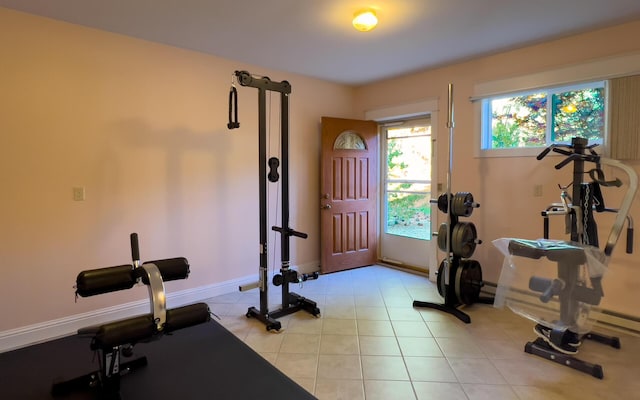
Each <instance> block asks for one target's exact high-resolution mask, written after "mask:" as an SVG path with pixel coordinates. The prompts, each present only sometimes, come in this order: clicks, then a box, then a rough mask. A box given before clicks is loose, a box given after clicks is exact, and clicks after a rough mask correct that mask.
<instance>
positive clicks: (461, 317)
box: [413, 300, 471, 324]
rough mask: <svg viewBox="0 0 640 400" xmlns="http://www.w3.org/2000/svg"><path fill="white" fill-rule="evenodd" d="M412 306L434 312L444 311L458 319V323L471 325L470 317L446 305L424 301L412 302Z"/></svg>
mask: <svg viewBox="0 0 640 400" xmlns="http://www.w3.org/2000/svg"><path fill="white" fill-rule="evenodd" d="M413 306H414V307H424V308H433V309H434V310H439V311H444V312H446V313H449V314H451V315H453V316H454V317H456V318H458V319H459V320H460V321H462V322H464V323H465V324H469V323H471V317H469V316H468V315H467V314H465V313H463V312H462V311H460V310H458V309H457V308H455V307H451V306H448V305H446V304H438V303H428V302H426V301H418V300H414V301H413Z"/></svg>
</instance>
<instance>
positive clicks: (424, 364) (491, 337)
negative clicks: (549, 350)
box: [208, 266, 640, 400]
mask: <svg viewBox="0 0 640 400" xmlns="http://www.w3.org/2000/svg"><path fill="white" fill-rule="evenodd" d="M291 291H293V292H295V293H298V294H300V295H302V296H305V297H307V298H309V299H311V300H314V301H315V302H316V303H318V306H319V308H320V310H321V316H320V317H319V318H316V317H313V316H311V315H310V314H308V313H306V312H304V311H299V312H296V313H294V314H291V315H288V316H286V317H283V318H280V319H279V321H280V322H281V323H282V326H283V328H282V329H281V330H280V331H279V332H277V333H276V332H274V331H271V332H267V331H266V329H265V326H264V325H263V324H262V323H261V322H259V321H257V320H255V319H252V318H251V319H250V318H246V317H245V314H246V312H247V309H248V308H249V307H251V306H256V307H257V306H258V304H259V300H258V299H259V293H258V291H257V290H252V291H248V292H243V293H241V292H237V293H230V294H226V295H222V296H218V297H215V298H212V299H210V300H209V301H208V303H209V304H210V306H211V310H212V311H213V312H214V313H216V314H217V315H218V316H220V318H221V319H220V321H219V322H220V323H221V324H222V325H223V326H225V327H226V328H227V329H229V330H230V331H231V332H233V333H234V334H235V335H236V336H237V337H238V338H240V339H241V340H243V341H244V342H245V343H246V344H248V345H249V346H250V347H251V348H253V349H254V350H255V351H256V352H258V353H259V354H261V355H262V356H263V357H264V358H265V359H267V360H269V361H270V362H271V363H272V364H273V365H275V366H276V367H277V368H278V369H280V370H281V371H282V372H284V373H285V374H286V375H287V376H289V377H291V378H292V379H293V380H295V381H296V382H298V383H299V384H300V385H301V386H303V387H304V388H306V389H307V390H308V391H309V392H311V393H313V394H314V395H315V396H316V397H317V398H319V399H321V400H331V399H345V400H358V399H366V400H377V399H384V400H401V399H402V400H404V399H418V400H423V399H437V400H483V399H491V400H538V399H541V400H542V399H544V400H559V399H575V400H595V399H599V400H602V399H616V400H632V399H640V358H639V356H640V338H638V337H633V336H629V335H626V334H620V333H614V334H615V335H616V336H619V337H620V338H621V341H622V348H621V349H619V350H618V349H614V348H612V347H608V346H605V345H601V344H597V343H594V342H590V341H587V342H585V343H584V345H583V346H582V347H581V349H580V353H579V354H578V357H579V358H581V359H584V360H586V361H589V362H592V363H598V364H601V365H602V366H603V368H604V375H605V377H604V379H602V380H600V379H596V378H594V377H592V376H590V375H587V374H585V373H582V372H578V371H575V370H573V369H571V368H567V367H565V366H562V365H558V364H556V363H553V362H550V361H547V360H544V359H542V358H540V357H537V356H533V355H530V354H527V353H524V351H523V349H524V345H525V343H526V342H527V341H530V340H533V339H534V338H535V335H534V334H533V323H532V322H531V321H529V320H526V319H524V318H522V317H520V316H518V315H516V314H514V313H513V312H511V311H510V310H502V309H496V308H493V307H492V306H491V305H483V304H474V305H472V306H469V307H466V308H463V310H464V311H465V312H466V313H467V314H469V315H470V316H471V319H472V321H471V323H470V324H464V323H462V322H461V321H459V320H458V319H456V318H455V317H453V316H451V315H449V314H446V313H442V312H439V311H436V310H431V309H426V308H413V304H412V303H413V300H414V299H415V300H422V301H431V302H437V303H441V302H442V299H441V298H440V296H439V295H438V293H437V289H436V287H435V285H434V284H432V283H431V282H429V280H428V279H427V278H426V277H423V276H419V275H415V274H411V273H408V272H405V271H400V270H396V269H392V268H387V267H383V266H371V267H365V268H358V269H354V270H350V271H344V272H338V273H334V274H328V275H321V276H320V278H319V279H318V280H315V281H307V282H305V283H304V285H303V286H302V287H299V286H298V285H292V287H291ZM269 297H270V300H271V303H272V305H270V310H275V309H277V308H278V307H279V301H280V288H279V287H278V288H276V287H270V296H269ZM599 331H602V330H599ZM603 333H611V332H603Z"/></svg>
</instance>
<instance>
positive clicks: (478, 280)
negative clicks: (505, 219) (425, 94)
mask: <svg viewBox="0 0 640 400" xmlns="http://www.w3.org/2000/svg"><path fill="white" fill-rule="evenodd" d="M447 127H448V128H449V169H448V172H447V192H446V193H442V194H440V196H438V198H437V199H432V200H431V203H434V204H437V205H438V209H439V210H440V211H442V212H443V213H445V214H447V217H448V218H447V222H446V223H443V224H441V225H440V227H439V228H438V232H436V233H434V236H437V237H438V248H439V249H440V250H442V251H444V252H445V253H446V258H445V259H444V260H442V262H441V263H440V266H439V268H438V273H437V282H436V283H437V287H438V293H439V294H440V296H442V297H443V298H444V304H439V303H430V302H424V301H418V300H415V301H414V302H413V306H414V307H425V308H433V309H436V310H440V311H444V312H447V313H449V314H452V315H454V316H455V317H457V318H458V319H459V320H461V321H463V322H464V323H467V324H468V323H470V322H471V318H470V317H469V316H468V315H467V314H465V313H464V312H462V311H460V310H458V306H460V305H462V304H465V305H470V304H473V303H477V302H481V303H485V304H492V303H493V299H492V298H483V297H480V290H481V288H482V286H484V283H483V282H482V268H481V267H480V263H479V262H477V261H475V260H470V259H469V257H471V256H472V255H473V252H474V251H475V249H476V245H478V244H480V243H482V241H481V240H479V239H478V234H477V230H476V227H475V225H474V224H473V223H472V222H460V221H459V218H460V217H470V216H471V214H472V213H473V209H474V208H478V207H480V204H478V203H476V202H475V201H474V200H473V195H472V194H471V193H469V192H458V193H455V194H452V193H451V170H452V167H453V127H454V122H453V85H452V84H449V90H448V120H447Z"/></svg>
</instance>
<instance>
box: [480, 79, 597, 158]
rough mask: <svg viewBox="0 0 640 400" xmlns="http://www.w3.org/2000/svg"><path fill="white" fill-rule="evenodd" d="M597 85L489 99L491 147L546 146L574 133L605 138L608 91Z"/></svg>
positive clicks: (590, 137) (591, 139)
mask: <svg viewBox="0 0 640 400" xmlns="http://www.w3.org/2000/svg"><path fill="white" fill-rule="evenodd" d="M594 86H595V87H588V88H585V89H574V90H556V91H549V92H537V93H530V94H526V95H523V96H516V97H510V98H508V97H505V98H494V99H491V100H490V101H486V102H485V106H486V107H489V110H490V113H489V114H488V115H490V117H491V124H490V126H491V142H490V143H491V148H493V149H504V148H518V147H544V146H548V145H549V144H551V143H556V142H570V141H571V138H572V137H583V138H586V139H589V140H590V141H594V140H602V139H603V136H604V118H605V98H604V97H605V95H604V93H605V91H604V87H603V86H602V85H600V86H598V85H594ZM548 128H549V129H548Z"/></svg>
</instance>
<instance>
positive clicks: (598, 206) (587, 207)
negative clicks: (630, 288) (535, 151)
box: [494, 137, 638, 379]
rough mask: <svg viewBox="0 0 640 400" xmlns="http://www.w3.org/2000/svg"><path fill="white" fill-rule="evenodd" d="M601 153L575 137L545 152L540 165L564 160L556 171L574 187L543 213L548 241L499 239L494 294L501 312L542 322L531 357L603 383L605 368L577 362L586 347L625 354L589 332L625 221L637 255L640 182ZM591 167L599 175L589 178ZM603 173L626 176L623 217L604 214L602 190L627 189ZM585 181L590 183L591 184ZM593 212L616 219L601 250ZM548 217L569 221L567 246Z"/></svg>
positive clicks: (612, 340)
mask: <svg viewBox="0 0 640 400" xmlns="http://www.w3.org/2000/svg"><path fill="white" fill-rule="evenodd" d="M597 145H598V144H591V145H589V144H588V140H587V139H584V138H581V137H574V138H572V140H571V143H570V144H554V145H551V146H549V147H547V148H546V149H545V150H544V151H542V152H541V153H540V154H539V155H538V157H537V159H538V160H542V159H543V158H544V157H545V156H546V155H547V154H548V153H549V152H551V151H552V152H554V153H559V154H561V155H564V156H565V158H564V159H563V160H562V161H561V162H559V163H558V164H556V165H555V169H557V170H559V169H561V168H563V167H565V166H567V165H572V166H573V180H572V182H571V185H569V186H572V195H571V196H570V195H569V194H568V192H567V190H566V189H568V187H569V186H566V187H561V189H562V193H561V203H553V204H552V205H551V206H549V207H548V208H547V209H546V210H544V211H542V213H541V214H542V217H543V218H544V226H543V229H544V239H540V240H525V239H515V238H501V239H496V240H495V241H494V244H495V245H496V247H497V248H498V249H500V251H501V252H502V253H503V254H504V255H505V264H504V265H503V268H502V273H501V275H500V281H499V283H498V291H497V292H496V299H500V303H499V302H498V300H497V301H496V306H500V304H502V303H505V304H507V305H508V306H509V308H510V309H511V310H512V311H514V312H516V313H517V314H520V315H522V316H524V317H525V318H528V319H530V320H533V321H535V322H537V324H536V326H535V327H534V331H535V333H536V335H537V336H538V337H537V338H536V339H535V340H534V341H531V342H527V344H526V345H525V352H527V353H529V354H533V355H536V356H539V357H542V358H545V359H547V360H550V361H553V362H555V363H558V364H561V365H564V366H567V367H569V368H573V369H576V370H578V371H581V372H584V373H587V374H590V375H592V376H594V377H596V378H599V379H602V378H603V377H604V372H603V368H602V366H601V365H599V364H594V363H591V362H588V361H584V360H582V359H578V358H576V357H574V355H575V354H576V353H578V349H579V347H580V346H581V345H582V341H583V340H584V339H589V340H592V341H595V342H597V343H601V344H605V345H608V346H611V347H613V348H616V349H619V348H620V347H621V345H620V339H619V338H618V337H615V336H608V335H604V334H601V333H596V332H593V331H592V330H591V328H592V326H593V325H594V324H595V322H596V321H597V318H596V317H594V316H593V315H592V314H594V312H595V311H597V307H598V306H599V305H600V301H601V299H602V297H604V290H603V286H602V279H603V276H604V273H605V271H606V269H607V266H608V264H609V261H610V258H611V255H612V253H613V250H614V247H615V245H616V243H617V242H618V239H619V238H620V234H621V231H622V229H623V226H624V223H625V221H626V222H627V243H626V252H627V253H628V254H631V253H632V252H633V219H632V218H631V216H630V215H629V211H630V209H631V206H632V203H633V200H634V198H635V195H636V192H637V189H638V176H637V173H636V172H635V170H634V169H633V168H632V167H630V166H628V165H625V164H623V163H621V162H620V161H618V160H613V159H609V158H605V157H601V156H600V155H599V154H598V153H596V151H595V150H593V148H594V147H596V146H597ZM588 165H590V166H593V168H592V169H590V170H588V171H586V170H585V167H586V166H588ZM603 165H604V166H607V167H613V168H617V169H620V170H622V171H624V172H625V173H626V174H627V176H628V187H627V191H626V193H625V195H624V198H623V199H622V202H621V203H620V208H619V209H612V208H607V207H605V204H604V199H603V196H602V193H601V190H600V186H605V187H607V186H608V187H621V186H622V181H620V180H619V179H617V178H616V179H614V180H610V181H607V180H606V179H605V175H604V172H603V170H602V166H603ZM585 174H588V175H589V177H590V178H591V179H590V181H585V179H584V176H585ZM594 211H595V212H598V213H602V212H612V213H616V218H615V221H614V223H613V226H612V227H611V230H610V233H609V236H608V239H607V243H606V244H605V245H604V247H603V249H602V250H601V249H600V248H599V240H598V228H597V224H596V221H595V218H594ZM549 216H564V217H565V224H566V226H565V231H566V232H567V233H569V234H570V240H569V241H562V240H550V239H549ZM518 258H521V259H533V260H539V261H537V262H536V263H533V264H531V263H528V262H526V260H524V262H522V263H521V264H520V262H521V260H520V259H518ZM516 260H517V262H516ZM522 282H527V287H523V285H522ZM523 293H524V295H525V296H524V297H523ZM523 299H524V301H523Z"/></svg>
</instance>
